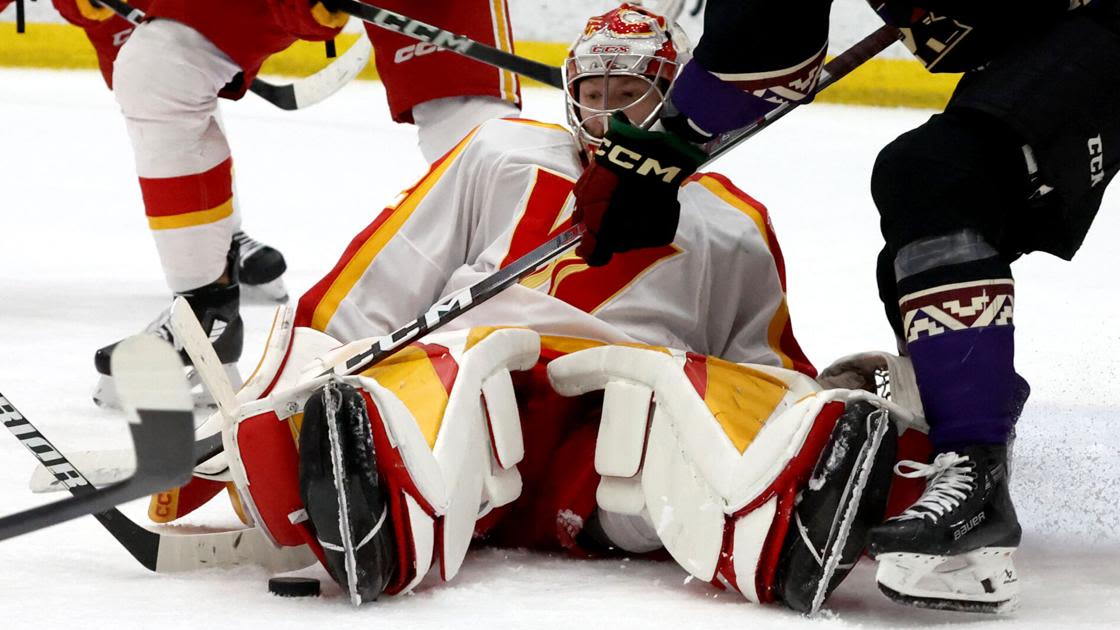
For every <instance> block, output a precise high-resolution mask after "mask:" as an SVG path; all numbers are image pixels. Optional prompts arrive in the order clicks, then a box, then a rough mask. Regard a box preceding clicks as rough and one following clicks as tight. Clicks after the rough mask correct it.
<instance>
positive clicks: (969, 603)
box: [870, 445, 1022, 613]
mask: <svg viewBox="0 0 1120 630" xmlns="http://www.w3.org/2000/svg"><path fill="white" fill-rule="evenodd" d="M907 467H909V468H911V469H912V471H911V472H905V471H904V470H903V469H904V468H907ZM895 470H896V472H898V473H899V474H900V475H902V476H906V477H911V478H916V477H929V481H928V482H927V484H926V490H925V492H924V493H923V494H922V496H921V498H920V499H918V501H917V502H915V503H914V505H912V506H910V507H909V508H908V509H907V510H906V511H905V512H903V513H902V514H900V515H899V516H896V517H894V518H892V519H890V520H888V521H887V522H885V523H883V524H882V525H879V526H878V527H875V528H873V529H872V531H871V536H870V551H871V554H872V556H874V557H875V559H876V560H878V561H879V570H878V573H877V574H876V580H877V581H878V583H879V589H880V590H881V591H882V592H883V593H884V594H885V595H887V597H890V598H891V599H893V600H895V601H897V602H900V603H904V604H910V605H913V606H920V607H923V608H937V609H943V610H959V611H964V612H988V613H1000V612H1007V611H1009V610H1011V609H1013V608H1014V607H1015V605H1016V600H1017V595H1018V591H1019V580H1018V576H1017V575H1016V573H1015V565H1014V564H1013V562H1012V560H1011V556H1012V554H1013V553H1014V552H1015V549H1016V548H1017V547H1018V546H1019V539H1020V537H1021V535H1022V529H1021V528H1020V527H1019V521H1018V519H1017V517H1016V516H1015V509H1014V507H1013V506H1012V504H1011V495H1010V492H1009V491H1008V479H1007V448H1006V447H1005V446H994V445H978V446H973V447H970V448H966V449H963V450H962V451H960V452H948V453H941V454H940V455H938V456H937V458H936V459H934V461H933V463H932V464H929V465H925V464H921V463H918V462H912V461H902V462H899V464H898V466H896V468H895Z"/></svg>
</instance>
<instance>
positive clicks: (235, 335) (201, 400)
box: [93, 282, 245, 408]
mask: <svg viewBox="0 0 1120 630" xmlns="http://www.w3.org/2000/svg"><path fill="white" fill-rule="evenodd" d="M179 295H181V296H182V297H183V298H185V299H186V300H187V303H188V304H190V306H191V310H193V311H194V314H195V316H196V317H198V321H199V322H200V323H201V324H202V329H203V331H204V332H205V333H206V335H207V336H208V337H209V339H210V343H212V344H213V345H214V350H215V352H217V354H218V359H219V360H220V361H221V363H222V367H223V368H225V372H226V377H227V378H229V381H230V384H231V385H232V386H233V387H234V389H236V388H237V387H240V385H241V376H240V374H239V373H238V371H237V361H238V359H240V358H241V347H242V344H243V342H244V337H245V326H244V324H243V323H242V321H241V315H240V314H239V313H238V302H239V290H238V286H237V283H236V282H234V283H232V284H229V285H226V286H221V285H219V284H218V283H212V284H208V285H206V286H204V287H200V288H198V289H194V290H193V291H188V292H186V293H181V294H179ZM170 318H171V308H170V307H168V309H167V310H165V311H164V312H162V313H160V315H159V317H157V318H156V319H155V321H153V322H152V323H151V324H148V327H147V328H146V329H145V332H147V333H150V334H153V335H156V336H158V337H161V338H163V339H165V340H167V341H168V342H170V343H171V344H172V345H173V346H175V348H176V349H177V350H179V354H180V356H181V357H182V359H183V364H184V365H186V366H188V369H187V378H188V380H189V381H190V383H191V388H192V389H191V395H192V396H193V397H194V402H195V405H197V406H200V407H206V406H212V405H214V399H213V397H212V396H211V395H210V393H209V392H208V391H207V390H206V388H205V387H203V386H202V385H201V383H200V381H199V379H198V376H197V374H195V371H194V369H193V368H191V367H190V365H191V361H190V358H189V357H187V354H186V353H185V352H183V350H182V344H180V343H178V342H177V341H176V339H175V333H174V332H173V331H172V329H171V323H170ZM116 347H117V344H116V343H114V344H111V345H108V346H105V347H104V348H101V349H100V350H98V351H97V352H96V353H95V354H94V357H93V362H94V366H95V367H96V368H97V372H98V374H100V375H101V378H100V380H99V381H98V383H97V388H96V389H95V390H94V392H93V402H95V403H97V404H98V405H99V406H102V407H114V408H117V407H120V400H119V398H118V397H117V388H116V386H115V384H114V383H113V376H112V372H111V371H110V369H109V360H110V357H111V356H112V354H113V349H114V348H116Z"/></svg>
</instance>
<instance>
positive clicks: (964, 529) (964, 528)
mask: <svg viewBox="0 0 1120 630" xmlns="http://www.w3.org/2000/svg"><path fill="white" fill-rule="evenodd" d="M986 515H987V513H986V512H981V513H979V514H977V515H976V516H973V517H972V518H970V519H968V521H967V522H966V523H965V524H964V525H961V526H960V527H958V528H957V529H955V530H953V540H960V538H961V536H964V535H965V534H967V533H968V532H970V531H972V530H973V529H975V528H976V526H977V525H979V524H980V523H983V522H984V519H985V517H986Z"/></svg>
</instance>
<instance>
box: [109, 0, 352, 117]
mask: <svg viewBox="0 0 1120 630" xmlns="http://www.w3.org/2000/svg"><path fill="white" fill-rule="evenodd" d="M95 2H99V3H101V4H103V5H105V6H107V7H109V8H110V9H112V11H113V12H114V13H116V14H117V15H119V16H121V17H122V18H124V19H125V20H127V21H129V22H131V23H132V24H139V23H140V22H141V21H142V20H143V19H144V12H143V11H141V10H140V9H137V8H136V7H133V6H130V5H129V4H127V3H126V2H123V1H122V0H95ZM372 50H373V46H372V45H371V44H370V43H369V40H368V39H366V37H365V36H364V35H363V36H362V37H359V38H358V41H356V42H354V45H353V46H351V47H350V48H349V49H348V50H347V51H346V52H345V53H343V54H342V56H341V57H339V58H337V59H335V60H334V61H333V62H332V63H331V64H330V65H328V66H326V67H325V68H323V69H321V70H319V71H318V72H316V73H315V74H312V75H311V76H308V77H304V78H302V79H299V80H297V81H295V82H293V83H287V84H282V85H277V84H274V83H269V82H268V81H265V80H264V79H261V78H260V77H257V78H254V79H253V82H252V83H251V84H250V85H249V90H250V91H252V92H253V93H254V94H256V95H257V96H260V97H261V98H263V99H264V100H266V101H268V102H269V103H272V104H273V105H275V106H277V107H279V108H280V109H285V110H293V109H303V108H304V107H309V106H311V105H314V104H315V103H318V102H319V101H321V100H323V99H325V98H327V97H328V96H330V95H332V94H334V93H335V92H337V91H339V90H340V89H341V88H342V86H344V85H346V84H347V83H349V82H350V81H351V80H352V79H353V78H354V77H356V76H358V74H359V73H360V72H361V71H362V70H363V69H364V68H365V67H366V64H368V63H369V57H370V52H371V51H372Z"/></svg>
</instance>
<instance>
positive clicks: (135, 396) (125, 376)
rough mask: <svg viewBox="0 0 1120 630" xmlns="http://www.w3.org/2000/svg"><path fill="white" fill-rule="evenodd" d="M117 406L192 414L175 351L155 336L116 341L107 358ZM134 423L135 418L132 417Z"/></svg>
mask: <svg viewBox="0 0 1120 630" xmlns="http://www.w3.org/2000/svg"><path fill="white" fill-rule="evenodd" d="M111 369H112V372H113V378H114V379H115V381H116V384H117V391H118V393H119V394H120V397H121V403H122V405H121V407H122V408H123V409H124V410H125V411H126V412H129V413H135V412H136V410H137V409H158V410H167V411H187V412H190V413H191V414H192V415H193V413H194V402H193V401H192V400H191V392H190V386H189V384H188V383H187V379H186V378H185V377H184V376H183V361H182V360H181V359H180V358H179V353H178V352H175V349H174V348H172V347H171V344H169V343H167V342H166V341H164V340H163V339H160V338H159V337H156V336H155V335H135V336H132V337H129V338H128V339H125V340H124V341H122V342H120V344H118V345H117V347H116V348H115V349H114V350H113V355H112V358H111ZM134 422H135V420H134Z"/></svg>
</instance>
